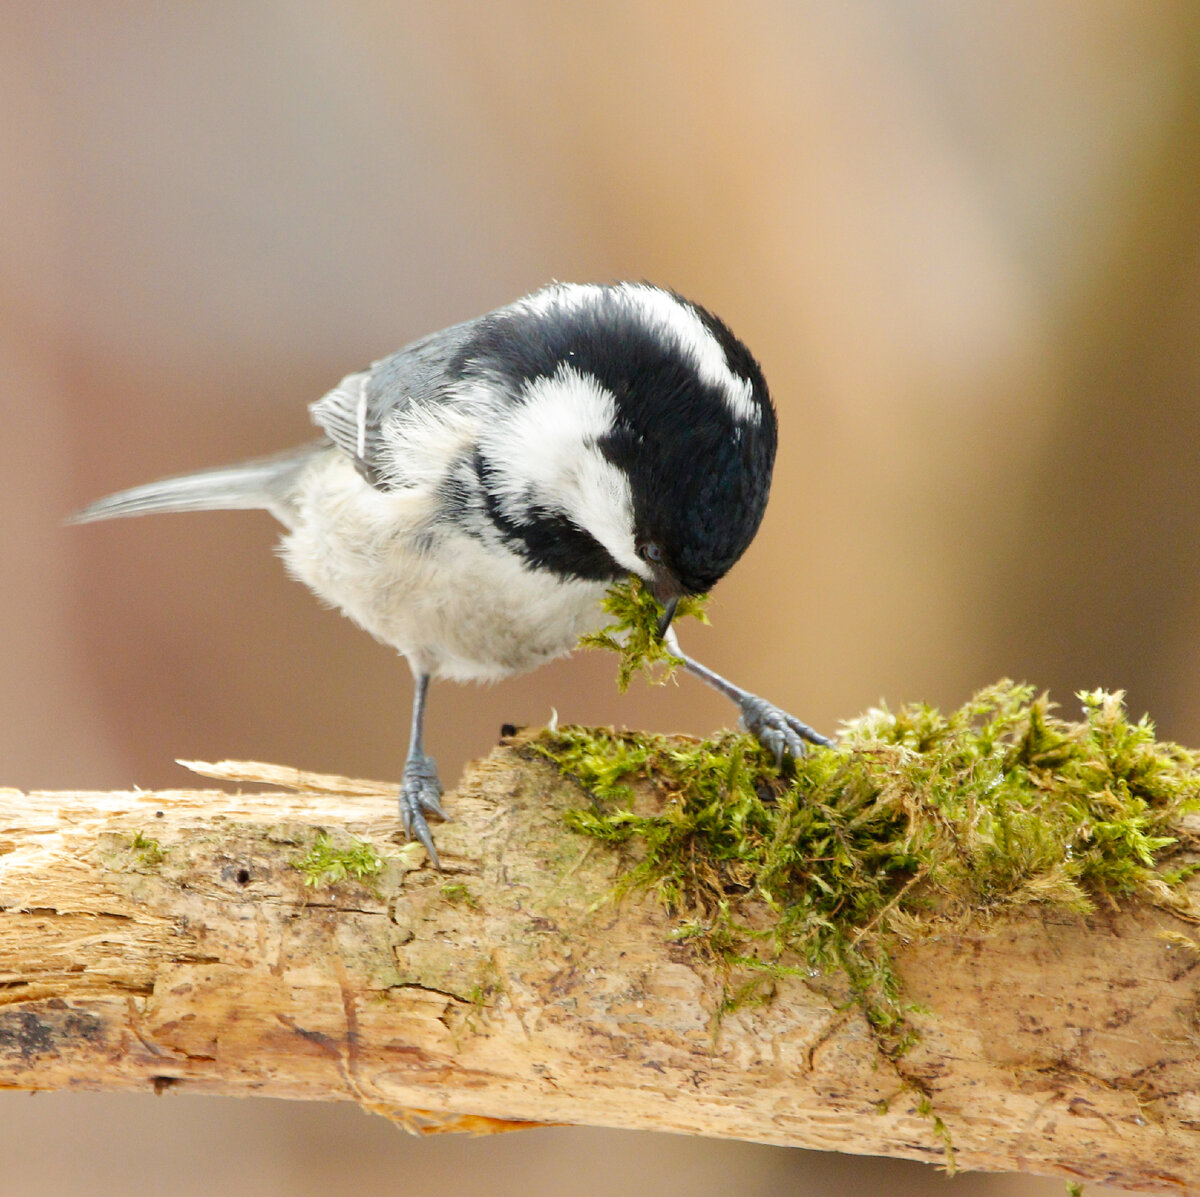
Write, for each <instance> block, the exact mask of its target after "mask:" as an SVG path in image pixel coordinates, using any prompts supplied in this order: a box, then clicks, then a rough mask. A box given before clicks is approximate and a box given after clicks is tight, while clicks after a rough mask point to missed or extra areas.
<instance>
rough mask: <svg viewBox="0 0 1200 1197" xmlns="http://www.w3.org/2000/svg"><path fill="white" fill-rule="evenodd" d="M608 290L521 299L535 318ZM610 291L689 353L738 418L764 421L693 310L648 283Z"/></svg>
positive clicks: (574, 286)
mask: <svg viewBox="0 0 1200 1197" xmlns="http://www.w3.org/2000/svg"><path fill="white" fill-rule="evenodd" d="M608 289H609V288H605V287H601V286H598V285H597V284H595V283H552V284H551V285H550V286H548V287H543V288H542V290H540V291H536V292H535V293H534V294H533V295H530V296H528V297H527V298H525V299H522V300H520V301H519V306H520V307H522V308H523V309H524V310H525V311H527V312H532V313H534V314H535V315H545V314H547V313H549V312H554V311H567V312H571V311H578V310H580V309H581V308H583V307H585V306H587V305H588V304H590V303H596V302H598V301H599V300H600V299H601V298H602V297H603V294H604V292H605V291H606V290H608ZM612 290H615V291H617V292H618V293H619V294H620V295H621V296H623V297H624V298H625V299H626V300H627V301H628V302H629V303H630V304H631V305H632V306H633V307H634V308H635V309H636V310H637V311H638V312H640V313H641V315H642V316H643V317H644V318H645V319H646V321H647V323H649V324H652V325H657V326H658V328H659V329H660V330H662V331H664V332H665V333H666V334H667V335H668V337H669V338H670V339H671V340H672V341H674V342H675V344H676V345H677V346H678V347H679V348H680V350H682V352H683V353H684V354H686V355H687V356H688V357H689V358H690V359H691V362H692V365H693V366H695V368H696V373H697V374H698V375H699V376H700V378H701V380H702V381H703V382H705V383H707V384H708V385H709V386H711V387H715V388H716V389H717V390H719V391H720V392H721V394H722V396H723V397H724V399H725V402H726V403H727V404H728V406H729V410H730V411H731V412H732V413H733V415H734V417H735V418H736V419H738V420H741V421H744V422H746V423H752V424H757V423H759V422H761V420H762V409H761V408H760V407H759V405H758V404H757V403H756V402H755V401H754V388H753V387H752V386H751V384H750V381H749V379H746V378H741V377H740V376H739V375H737V374H735V373H734V372H733V371H732V370H731V369H730V368H729V362H728V360H727V359H726V357H725V350H724V349H723V348H722V347H721V343H720V341H718V340H717V338H716V337H714V336H713V334H712V333H711V332H709V330H708V329H707V328H706V327H705V324H704V321H703V320H701V319H700V317H699V315H698V314H697V313H696V310H695V308H693V307H692V306H691V305H690V304H687V303H683V302H682V301H680V300H678V299H676V298H675V296H674V295H672V294H670V292H668V291H663V290H662V289H661V288H659V287H652V286H650V285H649V284H648V283H620V284H618V285H617V286H616V287H615V288H612Z"/></svg>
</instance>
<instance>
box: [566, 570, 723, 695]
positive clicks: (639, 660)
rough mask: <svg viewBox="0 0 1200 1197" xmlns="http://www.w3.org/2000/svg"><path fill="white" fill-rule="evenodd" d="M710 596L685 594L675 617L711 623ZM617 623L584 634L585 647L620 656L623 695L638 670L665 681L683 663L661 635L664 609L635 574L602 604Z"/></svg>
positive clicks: (611, 591)
mask: <svg viewBox="0 0 1200 1197" xmlns="http://www.w3.org/2000/svg"><path fill="white" fill-rule="evenodd" d="M707 602H708V595H698V596H685V597H683V598H681V599H680V600H679V606H678V607H677V608H676V610H675V618H676V619H680V618H682V617H685V616H688V615H690V616H692V617H693V618H695V619H698V620H699V621H700V622H701V623H708V616H707V615H705V613H704V605H705V603H707ZM600 605H601V606H602V607H603V608H604V610H605V611H607V612H608V614H609V615H611V616H612V617H613V622H612V623H610V624H609V625H608V626H607V627H605V628H602V629H601V630H600V631H598V632H593V633H591V634H590V635H587V636H582V637H580V640H579V644H580V647H582V648H606V649H609V650H610V651H612V652H615V653H617V654H619V655H620V658H621V661H620V664H619V665H618V666H617V688H618V689H619V690H620V691H621V693H622V694H624V693H625V691H626V690H628V689H629V683H630V681H631V680H632V679H633V675H634V674H635V673H644V674H645V675H646V676H647V677H648V678H650V680H651V681H655V682H659V683H661V682H665V681H666V680H667V679H668V678H669V677H670V676H671V675H672V674H673V673H674V672H675V670H676V669H677V668H678V667H679V666H680V665H682V664H683V662H682V661H681V660H680V659H679V658H678V657H677V656H675V655H674V654H673V653H671V652H668V650H667V647H666V645H665V644H663V642H662V637H660V636H659V634H658V621H659V618H660V617H661V616H662V613H663V609H662V606H661V605H660V604H659V601H658V599H656V598H655V597H654V596H653V595H652V594H651V593H650V591H648V590H647V589H646V587H645V585H644V584H643V582H642V580H641V579H640V578H636V577H634V576H633V575H632V574H631V575H630V576H629V577H628V578H626V579H625V580H624V581H621V582H616V583H614V584H613V585H612V586H611V587H610V588H609V591H608V593H607V594H606V595H605V596H604V598H603V599H602V600H601V604H600Z"/></svg>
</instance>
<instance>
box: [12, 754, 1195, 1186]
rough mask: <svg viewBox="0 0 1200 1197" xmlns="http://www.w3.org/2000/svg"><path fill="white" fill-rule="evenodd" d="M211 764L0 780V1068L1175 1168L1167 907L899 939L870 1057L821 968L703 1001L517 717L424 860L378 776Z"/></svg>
mask: <svg viewBox="0 0 1200 1197" xmlns="http://www.w3.org/2000/svg"><path fill="white" fill-rule="evenodd" d="M216 773H217V774H218V775H222V776H225V777H226V778H227V779H230V780H236V781H238V782H240V783H243V784H244V783H247V782H249V783H251V788H253V789H256V790H257V791H259V792H253V793H228V792H221V791H211V790H209V791H191V790H185V791H169V792H158V793H146V792H133V793H33V794H24V793H19V792H17V791H14V790H0V927H2V928H3V933H2V934H0V1084H2V1085H4V1086H6V1087H11V1088H17V1089H103V1090H148V1091H149V1090H152V1091H155V1092H162V1091H164V1090H170V1089H177V1090H180V1091H185V1092H191V1093H213V1094H227V1095H237V1096H252V1095H256V1094H261V1095H264V1096H272V1097H286V1098H297V1099H323V1100H344V1101H355V1102H358V1103H359V1104H360V1105H362V1106H363V1107H365V1108H367V1109H370V1110H374V1111H377V1112H380V1113H383V1114H386V1115H388V1116H390V1117H392V1118H395V1119H398V1120H400V1121H402V1122H404V1123H405V1124H407V1125H408V1126H410V1127H412V1128H413V1129H424V1130H434V1129H469V1130H493V1129H505V1128H508V1127H510V1126H517V1125H520V1124H524V1123H573V1124H586V1125H592V1126H609V1127H626V1128H639V1129H649V1130H666V1131H675V1132H682V1133H688V1134H697V1135H710V1136H722V1137H730V1138H739V1139H748V1140H755V1141H759V1142H764V1143H776V1144H790V1145H795V1146H800V1147H814V1148H822V1149H826V1150H838V1151H846V1152H855V1153H869V1154H877V1155H893V1156H903V1157H906V1158H911V1159H922V1160H927V1161H931V1162H934V1163H941V1164H946V1163H947V1162H949V1155H950V1153H951V1151H952V1153H953V1158H954V1161H955V1162H956V1164H957V1166H958V1167H959V1168H964V1169H982V1170H994V1171H1028V1172H1035V1173H1045V1174H1055V1175H1059V1176H1063V1177H1066V1178H1069V1179H1074V1180H1092V1181H1102V1182H1107V1183H1110V1184H1115V1185H1119V1186H1123V1187H1126V1188H1131V1189H1138V1190H1144V1191H1147V1192H1160V1191H1161V1192H1183V1191H1190V1190H1192V1189H1195V1188H1200V1051H1198V1047H1200V1035H1198V1031H1197V1019H1198V1010H1200V1007H1198V994H1200V947H1198V948H1192V947H1191V946H1189V942H1190V940H1189V936H1190V928H1188V927H1187V926H1186V924H1184V923H1182V922H1181V921H1180V917H1179V915H1178V914H1172V913H1170V912H1169V911H1167V910H1164V909H1160V908H1158V907H1156V906H1153V905H1151V904H1147V903H1140V902H1139V903H1130V904H1124V905H1121V906H1117V905H1112V906H1111V907H1109V908H1106V909H1103V910H1101V911H1100V912H1099V913H1096V914H1093V915H1090V916H1086V917H1085V916H1078V915H1072V914H1069V913H1063V912H1055V913H1052V914H1047V913H1046V912H1045V910H1044V909H1043V908H1039V907H1038V906H1036V905H1032V906H1026V907H1024V908H1023V910H1022V911H1020V912H1018V913H1016V914H1012V915H1009V916H1006V917H1005V918H1004V919H993V920H992V921H991V922H989V923H987V924H980V923H975V924H969V925H968V924H963V925H957V926H955V927H953V928H950V929H944V930H943V931H941V932H938V933H937V934H934V935H930V936H926V937H924V938H921V939H920V940H918V941H915V942H913V943H911V944H909V945H908V946H904V947H901V948H900V949H899V950H898V951H897V953H896V955H895V958H894V959H895V966H896V969H897V972H898V974H899V976H900V978H901V980H902V983H903V986H904V988H905V992H906V994H907V995H908V996H909V997H910V998H911V999H912V1000H913V1001H914V1002H915V1003H917V1005H918V1011H917V1012H915V1013H912V1014H911V1015H910V1017H911V1021H912V1022H913V1024H914V1025H915V1027H916V1029H917V1030H918V1031H919V1038H918V1040H917V1041H916V1042H915V1044H914V1045H913V1046H912V1047H911V1048H910V1049H909V1050H908V1051H907V1052H905V1053H904V1054H903V1055H901V1056H898V1057H893V1056H890V1055H888V1054H887V1053H886V1052H885V1051H883V1050H882V1049H881V1046H880V1044H879V1041H878V1039H877V1037H876V1034H875V1033H874V1032H873V1031H872V1029H871V1026H870V1025H869V1023H868V1021H867V1020H866V1019H865V1018H864V1017H863V1016H862V1014H861V1013H860V1011H859V1009H858V1007H857V1006H856V1005H855V1004H854V1003H853V1001H851V1000H849V999H850V995H849V993H848V991H847V988H846V983H845V981H844V980H843V979H841V978H839V977H838V976H836V975H832V976H829V975H821V974H818V973H815V972H806V971H804V970H796V971H795V972H794V973H792V974H790V975H784V976H779V977H777V978H775V979H774V980H773V982H772V987H771V993H770V1000H769V1001H762V1002H755V1003H745V1004H742V1005H740V1006H738V1005H735V1006H734V1008H732V1009H729V1008H728V1006H729V1003H728V1001H727V997H728V992H729V991H728V981H729V978H728V975H727V974H726V972H725V971H724V969H723V967H722V965H721V964H720V963H719V962H717V961H714V960H713V959H712V957H711V956H707V955H705V953H704V952H703V950H702V949H701V947H700V946H698V945H697V944H696V943H692V942H687V941H681V940H679V939H678V938H677V937H676V936H675V935H674V934H673V932H674V931H675V930H676V925H677V921H676V920H675V919H674V918H673V917H672V916H671V915H670V913H669V912H668V911H666V910H665V909H664V907H663V905H662V903H661V902H659V901H657V900H656V899H655V898H654V897H653V896H652V895H641V896H639V895H637V894H631V895H626V896H625V897H623V898H620V899H619V900H618V899H616V898H614V883H615V882H616V880H617V878H618V876H619V873H620V869H621V867H622V866H621V853H620V851H618V850H614V849H613V848H610V847H608V846H606V845H604V844H600V843H597V842H596V841H594V840H589V839H587V838H584V837H581V836H580V835H578V834H575V833H572V832H571V831H570V830H569V829H568V828H567V826H566V824H565V822H564V819H563V812H564V810H565V809H567V808H568V807H571V806H578V805H580V803H581V802H585V801H586V799H585V798H584V797H583V796H582V794H581V791H580V789H579V787H578V786H577V785H576V784H575V783H574V782H573V781H571V780H569V779H567V778H564V777H563V776H562V775H561V774H560V772H559V771H558V770H557V769H556V768H555V767H554V765H552V764H551V763H549V762H547V761H543V760H537V759H531V758H530V757H529V756H528V754H526V753H523V752H522V751H521V745H520V743H519V742H516V743H513V742H509V743H506V744H503V745H501V746H500V747H499V748H497V749H496V750H495V751H494V752H493V753H492V754H491V755H490V756H489V757H488V758H487V759H486V760H484V761H481V762H479V763H477V764H475V765H473V766H471V767H470V768H469V769H468V770H467V772H466V775H465V777H464V778H463V780H462V783H461V785H460V786H459V788H458V791H457V792H456V793H455V794H453V795H451V796H450V798H449V806H450V809H451V810H452V811H453V814H454V820H455V821H454V822H453V823H449V824H446V825H445V826H442V827H439V828H438V830H437V835H438V846H439V849H440V851H441V854H442V862H443V866H444V871H443V872H440V873H439V872H435V871H433V870H432V869H431V868H430V867H429V866H428V863H427V861H426V860H425V857H424V853H423V851H422V850H421V849H419V848H417V847H416V846H414V845H404V844H403V842H402V840H400V839H399V838H398V828H397V824H398V820H397V815H396V809H395V800H394V793H395V791H394V787H391V786H386V785H382V784H374V783H364V782H354V781H350V780H347V779H343V778H327V777H322V776H316V775H311V774H301V773H298V772H296V771H294V770H286V769H273V768H272V767H270V766H246V765H242V766H231V767H228V768H226V769H224V770H223V771H222V770H221V769H217V770H216ZM264 785H272V786H278V787H281V788H279V789H274V790H267V791H265V792H262V787H263V786H264ZM640 800H641V801H646V802H650V801H654V800H655V799H654V798H653V797H652V796H650V795H645V794H643V795H642V796H641V799H640ZM321 832H324V833H326V834H325V836H324V838H323V839H321V841H320V843H321V845H322V847H323V849H324V858H323V859H322V858H321V857H320V856H318V855H314V854H313V848H314V844H315V843H316V841H317V838H318V836H319V835H320V833H321ZM362 843H366V844H369V845H371V846H373V851H372V850H371V849H370V848H368V849H365V850H364V849H363V848H362ZM341 849H345V850H346V851H345V852H343V853H342V854H341V855H339V851H340V850H341ZM364 851H365V855H364ZM376 854H378V855H376ZM339 862H341V863H340V864H339ZM322 870H325V872H324V875H322ZM356 872H359V873H362V874H363V875H362V876H361V877H360V876H356V875H355V874H356ZM313 882H316V884H313ZM763 917H767V914H766V912H764V916H763Z"/></svg>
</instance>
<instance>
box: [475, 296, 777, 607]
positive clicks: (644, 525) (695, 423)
mask: <svg viewBox="0 0 1200 1197" xmlns="http://www.w3.org/2000/svg"><path fill="white" fill-rule="evenodd" d="M461 361H462V363H463V365H464V366H465V368H466V369H467V370H468V371H470V372H473V371H480V372H485V373H486V374H487V375H488V376H489V377H491V378H493V379H496V378H500V379H502V380H503V381H504V382H505V383H506V385H507V389H508V390H509V391H510V393H511V394H513V396H514V397H517V396H519V395H521V394H522V392H523V388H524V387H525V386H526V385H527V384H528V383H529V382H530V381H531V380H534V379H538V378H546V377H553V376H554V375H555V374H556V372H558V371H560V370H561V369H562V368H563V366H564V365H566V366H568V367H569V368H570V369H571V370H573V371H576V372H578V373H579V374H581V375H585V376H589V377H590V378H591V379H594V380H595V381H596V383H598V384H599V385H600V386H601V387H603V388H604V390H605V391H607V392H608V393H609V394H611V396H612V397H613V422H612V427H611V429H609V430H608V431H607V432H606V433H605V434H604V435H603V436H602V437H600V438H599V439H598V441H597V442H596V444H597V447H598V448H599V449H600V450H601V452H602V453H603V454H604V456H605V457H606V458H607V459H608V460H609V461H611V462H612V463H613V465H615V466H616V467H618V468H619V469H620V470H621V471H622V472H623V473H624V475H625V476H626V477H627V478H628V481H629V488H630V492H631V495H632V500H633V518H634V524H635V528H634V533H635V536H636V537H637V540H638V542H639V543H641V544H646V545H649V544H653V545H654V546H656V549H657V552H658V554H659V555H660V561H659V563H658V565H657V566H656V570H657V572H660V573H661V574H663V575H664V576H665V577H666V578H668V579H669V580H670V581H671V582H673V583H674V585H673V587H672V588H673V589H676V590H678V591H679V592H683V593H700V592H702V591H706V590H708V589H710V588H711V587H712V586H713V585H714V584H715V583H716V582H717V581H718V580H719V579H720V578H721V577H723V576H724V574H725V573H726V572H727V571H728V570H729V569H730V567H731V566H732V565H733V564H734V563H735V562H736V561H737V560H738V558H739V557H741V555H742V554H743V553H744V552H745V550H746V548H747V547H748V546H749V544H750V542H751V541H752V540H753V539H754V535H755V533H756V532H757V531H758V527H759V524H760V523H761V521H762V517H763V513H764V511H765V509H766V504H767V497H768V494H769V492H770V487H771V474H772V470H773V467H774V461H775V450H776V443H777V429H776V421H775V410H774V407H773V405H772V403H771V399H770V396H769V394H768V392H767V386H766V382H765V380H764V378H763V375H762V371H761V369H760V368H759V365H758V363H757V362H756V361H755V360H754V357H753V356H752V355H751V353H750V351H749V350H748V349H747V348H746V346H745V345H743V344H742V342H741V341H739V340H738V338H737V337H735V336H734V335H733V333H732V332H731V331H730V330H729V328H728V327H727V326H726V325H725V324H724V323H723V322H722V321H721V320H720V319H718V318H717V317H716V316H714V315H713V314H712V313H710V312H708V311H707V310H705V309H704V308H701V307H699V306H697V305H696V304H692V303H689V302H688V301H687V300H684V299H682V298H681V297H679V296H678V295H675V294H674V293H672V292H668V291H663V290H660V289H658V288H655V287H650V286H649V285H645V284H628V283H623V284H617V285H614V286H603V287H601V286H587V287H562V288H558V289H556V288H555V287H551V288H547V289H546V291H544V292H539V293H537V294H535V295H534V296H531V297H530V298H529V299H528V300H524V301H519V302H518V303H517V304H514V305H512V307H510V308H506V309H501V311H499V312H497V313H494V314H493V315H492V316H490V317H485V318H484V320H482V321H481V322H480V324H479V327H478V331H477V333H476V335H475V336H474V337H473V338H471V340H470V342H469V343H468V344H467V345H466V346H464V349H463V353H462V356H461ZM597 548H599V546H598V545H597ZM605 556H607V554H605ZM609 560H610V561H611V558H609ZM547 563H548V564H550V562H547ZM624 572H625V570H624V569H623V568H622V567H621V566H618V565H616V564H615V563H613V576H616V575H617V574H619V573H624Z"/></svg>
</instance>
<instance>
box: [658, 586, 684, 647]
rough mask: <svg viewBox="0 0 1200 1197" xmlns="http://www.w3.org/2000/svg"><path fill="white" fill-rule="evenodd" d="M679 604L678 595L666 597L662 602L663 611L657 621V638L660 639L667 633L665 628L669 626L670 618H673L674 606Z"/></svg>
mask: <svg viewBox="0 0 1200 1197" xmlns="http://www.w3.org/2000/svg"><path fill="white" fill-rule="evenodd" d="M678 606H679V596H678V595H675V596H674V597H673V598H669V599H667V601H666V602H665V603H663V613H662V615H661V617H660V618H659V621H658V638H659V639H660V640H661V639H662V638H663V637H664V636H665V635H666V634H667V628H669V627H670V626H671V620H673V619H674V618H675V608H676V607H678Z"/></svg>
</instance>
